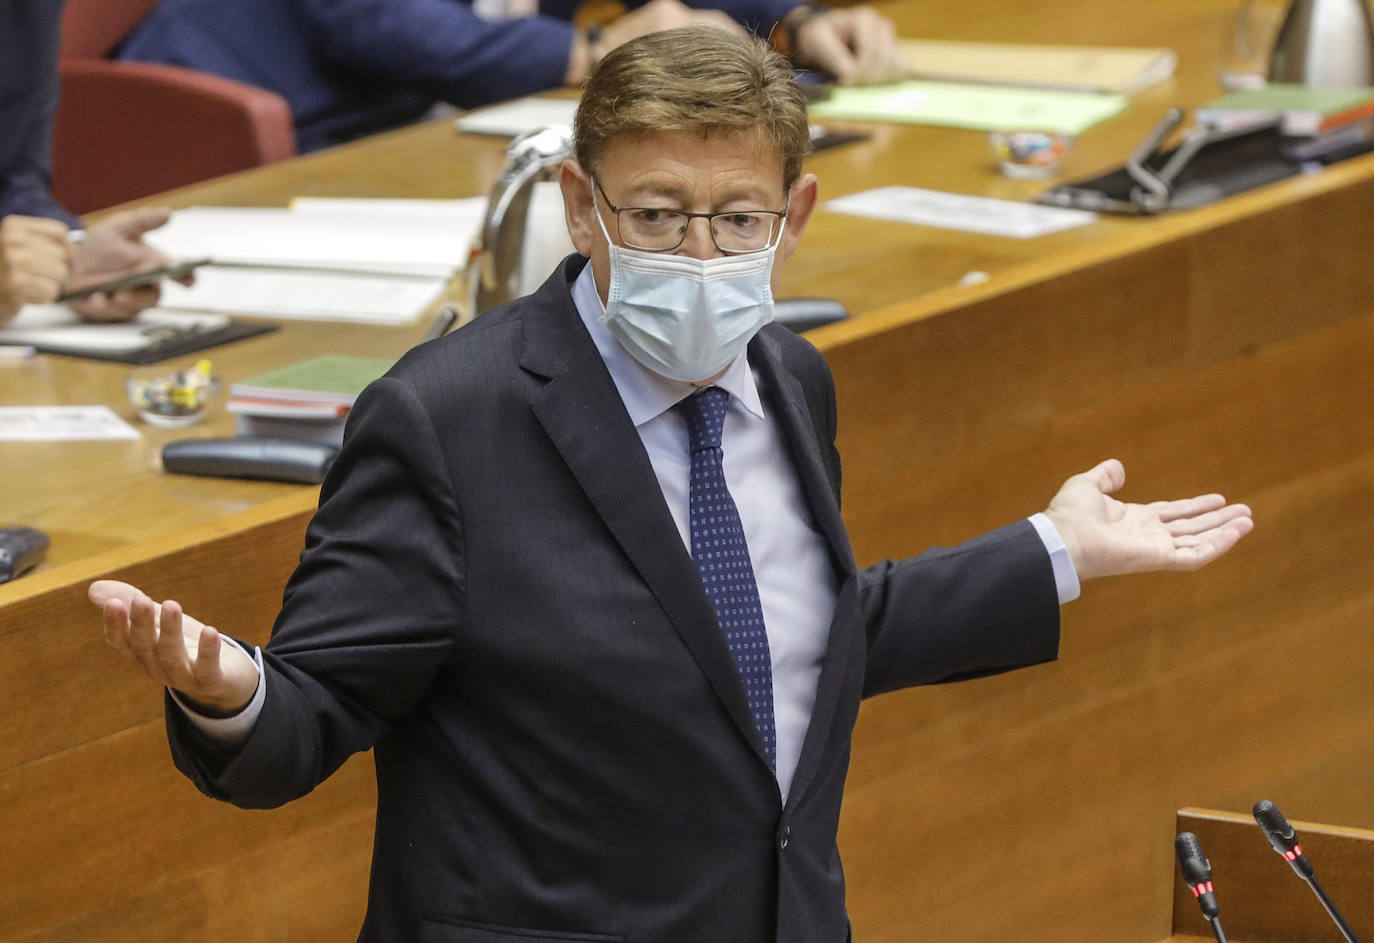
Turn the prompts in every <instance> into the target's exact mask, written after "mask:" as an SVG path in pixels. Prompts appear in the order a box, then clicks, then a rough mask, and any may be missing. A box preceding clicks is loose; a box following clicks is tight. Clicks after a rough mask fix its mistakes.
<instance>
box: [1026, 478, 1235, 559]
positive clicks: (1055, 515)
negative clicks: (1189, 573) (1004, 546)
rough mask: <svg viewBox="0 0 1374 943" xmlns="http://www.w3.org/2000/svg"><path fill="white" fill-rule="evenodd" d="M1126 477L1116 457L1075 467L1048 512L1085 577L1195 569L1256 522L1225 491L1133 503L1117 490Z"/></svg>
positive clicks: (1046, 511)
mask: <svg viewBox="0 0 1374 943" xmlns="http://www.w3.org/2000/svg"><path fill="white" fill-rule="evenodd" d="M1125 483H1126V469H1125V468H1123V467H1122V465H1121V463H1120V462H1119V461H1117V460H1116V459H1108V460H1107V461H1105V462H1102V463H1101V464H1100V465H1098V466H1097V467H1095V468H1093V469H1091V470H1089V471H1086V472H1083V473H1082V474H1078V475H1074V476H1073V477H1072V478H1070V479H1069V480H1068V481H1066V482H1064V485H1063V487H1061V488H1060V489H1059V493H1058V494H1056V495H1055V496H1054V500H1052V501H1051V502H1050V506H1049V507H1048V508H1047V509H1046V510H1045V516H1046V517H1048V518H1049V519H1050V521H1051V522H1053V524H1054V526H1055V527H1056V528H1057V529H1058V531H1059V534H1060V536H1061V537H1062V538H1063V539H1064V543H1065V545H1066V546H1067V547H1068V550H1069V556H1070V557H1071V558H1072V560H1073V565H1074V567H1075V568H1076V569H1077V571H1078V578H1079V579H1080V580H1086V579H1091V578H1092V577H1094V576H1112V575H1115V574H1120V573H1144V572H1148V571H1151V570H1196V569H1198V568H1199V567H1202V566H1206V565H1207V564H1208V563H1211V562H1212V561H1213V560H1215V559H1216V558H1217V557H1219V556H1221V555H1222V554H1224V553H1226V552H1227V551H1228V550H1230V549H1231V548H1232V547H1234V546H1235V545H1236V542H1237V541H1239V540H1240V539H1241V538H1242V537H1244V536H1245V535H1246V534H1248V533H1250V531H1251V530H1252V529H1253V528H1254V526H1255V525H1254V521H1253V520H1252V519H1251V516H1250V509H1249V508H1248V507H1246V506H1245V505H1243V504H1227V503H1226V499H1225V498H1223V497H1222V496H1221V495H1219V494H1206V495H1201V496H1199V497H1196V498H1184V499H1182V500H1177V501H1155V502H1154V503H1152V504H1128V503H1126V502H1123V501H1118V500H1117V499H1116V498H1113V497H1112V494H1113V493H1114V492H1116V491H1118V490H1120V489H1121V487H1122V486H1123V485H1124V484H1125Z"/></svg>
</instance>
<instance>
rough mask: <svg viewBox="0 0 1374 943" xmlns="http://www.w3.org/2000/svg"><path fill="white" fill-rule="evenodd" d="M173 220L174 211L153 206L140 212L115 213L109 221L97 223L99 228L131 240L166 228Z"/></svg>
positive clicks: (139, 210)
mask: <svg viewBox="0 0 1374 943" xmlns="http://www.w3.org/2000/svg"><path fill="white" fill-rule="evenodd" d="M171 218H172V211H171V210H170V209H168V208H167V207H165V206H151V207H145V208H143V209H138V210H126V211H124V212H122V213H115V214H114V215H113V216H111V217H110V218H109V219H107V220H104V221H103V222H100V223H97V224H96V226H97V227H98V228H102V229H103V228H108V229H109V230H110V231H111V232H115V233H118V234H119V235H121V236H124V237H126V238H129V239H136V238H138V237H139V236H141V235H143V234H144V233H145V232H148V231H149V230H152V229H157V228H158V227H159V226H165V225H166V224H167V221H168V220H169V219H171Z"/></svg>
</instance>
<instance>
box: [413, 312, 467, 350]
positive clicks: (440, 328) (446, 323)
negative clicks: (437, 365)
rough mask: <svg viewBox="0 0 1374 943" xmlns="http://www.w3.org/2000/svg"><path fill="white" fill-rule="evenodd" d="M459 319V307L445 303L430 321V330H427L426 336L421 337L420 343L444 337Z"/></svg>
mask: <svg viewBox="0 0 1374 943" xmlns="http://www.w3.org/2000/svg"><path fill="white" fill-rule="evenodd" d="M457 320H458V309H457V308H456V307H454V306H453V305H444V306H443V307H442V308H440V309H439V313H438V314H436V315H435V316H434V320H433V321H432V322H430V325H429V330H427V331H425V336H424V337H422V338H420V343H424V342H425V341H432V340H435V339H436V338H440V337H443V336H444V335H445V334H447V333H448V332H449V328H451V327H453V322H454V321H457Z"/></svg>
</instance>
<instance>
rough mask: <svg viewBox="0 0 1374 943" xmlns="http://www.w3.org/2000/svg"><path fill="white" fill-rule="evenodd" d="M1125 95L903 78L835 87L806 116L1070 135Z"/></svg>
mask: <svg viewBox="0 0 1374 943" xmlns="http://www.w3.org/2000/svg"><path fill="white" fill-rule="evenodd" d="M1129 103H1130V99H1128V98H1127V97H1126V96H1125V95H1099V94H1095V93H1092V92H1060V91H1051V90H1045V89H1031V88H1010V87H1004V86H995V85H974V84H963V83H957V82H921V81H906V82H897V83H894V84H891V85H870V86H866V87H860V88H850V87H846V88H835V89H833V90H832V91H831V93H830V96H829V97H828V98H826V99H825V100H824V101H819V102H816V103H814V104H813V105H811V108H810V113H811V117H813V118H816V119H822V120H823V119H826V118H838V119H852V120H856V121H886V122H897V123H902V124H933V125H941V126H945V127H952V128H972V129H974V130H980V131H1011V130H1034V131H1050V132H1053V133H1055V134H1067V135H1076V134H1080V133H1082V132H1083V131H1086V130H1087V129H1088V128H1090V127H1092V126H1093V125H1095V124H1097V123H1098V122H1100V121H1105V120H1106V119H1108V118H1110V117H1112V116H1113V115H1115V114H1117V113H1118V112H1120V111H1122V110H1123V109H1124V108H1125V107H1126V106H1127V105H1128V104H1129Z"/></svg>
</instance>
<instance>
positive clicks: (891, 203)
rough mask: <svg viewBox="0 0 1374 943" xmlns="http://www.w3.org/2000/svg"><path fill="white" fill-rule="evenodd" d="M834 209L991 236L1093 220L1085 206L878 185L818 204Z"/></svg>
mask: <svg viewBox="0 0 1374 943" xmlns="http://www.w3.org/2000/svg"><path fill="white" fill-rule="evenodd" d="M821 207H822V209H826V210H830V211H831V212H834V213H850V214H853V215H855V216H868V217H871V218H873V219H887V220H892V221H894V222H898V223H916V224H918V225H921V226H936V227H939V228H941V229H959V230H963V231H965V232H978V233H984V234H986V235H990V236H1010V237H1012V238H1015V239H1030V238H1033V237H1035V236H1043V235H1045V234H1046V233H1052V232H1059V231H1060V230H1063V229H1072V228H1073V227H1075V226H1083V225H1086V224H1088V223H1091V222H1092V221H1093V220H1095V219H1097V214H1096V213H1089V212H1087V211H1085V210H1070V209H1061V208H1059V207H1051V206H1038V205H1036V204H1034V203H1017V202H1015V201H1013V200H993V199H989V198H987V197H979V196H966V195H964V194H960V193H942V192H940V191H938V190H922V189H919V188H917V187H880V188H879V189H876V190H865V191H864V192H862V193H853V194H850V195H849V196H842V197H838V198H837V199H834V200H829V201H827V202H825V203H822V204H821Z"/></svg>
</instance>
